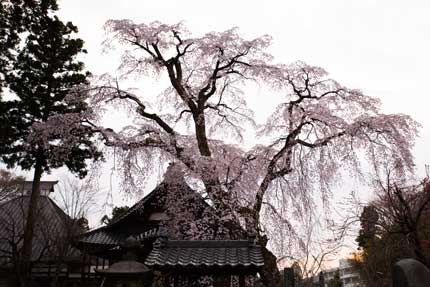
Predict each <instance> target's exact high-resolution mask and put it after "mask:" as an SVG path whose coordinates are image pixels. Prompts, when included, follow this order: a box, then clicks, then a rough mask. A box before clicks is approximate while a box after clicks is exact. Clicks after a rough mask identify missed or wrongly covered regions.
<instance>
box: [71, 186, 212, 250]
mask: <svg viewBox="0 0 430 287" xmlns="http://www.w3.org/2000/svg"><path fill="white" fill-rule="evenodd" d="M179 185H180V188H181V190H182V191H184V192H190V193H193V194H196V195H197V193H196V192H195V191H194V190H193V189H191V187H189V186H188V185H187V184H186V183H185V181H183V182H182V183H179ZM168 188H169V183H167V182H165V181H163V182H162V183H160V184H159V185H158V186H157V187H156V188H155V189H154V190H153V191H151V192H150V193H149V194H148V195H146V196H145V197H144V198H143V199H141V200H140V201H138V202H137V203H136V204H134V205H133V206H132V207H130V208H129V209H128V210H127V211H126V212H124V213H123V214H121V215H120V216H119V217H118V218H116V219H115V220H113V221H112V222H111V223H109V224H108V225H106V226H102V227H99V228H97V229H94V230H92V231H89V232H87V233H85V234H83V235H81V236H80V237H79V238H78V240H77V243H78V244H86V245H99V246H106V247H109V246H112V245H120V244H121V243H123V242H124V240H125V239H126V238H128V237H130V236H133V237H136V239H138V240H143V239H147V238H155V237H158V235H159V234H158V231H157V230H158V228H157V225H158V223H155V221H154V222H150V219H149V215H150V214H147V213H148V212H150V213H151V212H152V211H156V209H157V207H156V206H158V205H160V201H162V199H163V198H165V193H166V192H167V190H168ZM199 198H201V197H200V196H199ZM201 201H202V202H203V203H204V204H206V203H205V202H204V199H203V198H201ZM151 210H152V211H151ZM145 216H146V217H145ZM133 218H134V219H133ZM144 218H146V219H144ZM133 220H137V221H138V224H136V225H133V227H131V228H128V227H129V225H130V222H131V221H133ZM103 248H104V247H103Z"/></svg>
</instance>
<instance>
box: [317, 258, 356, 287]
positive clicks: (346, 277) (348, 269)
mask: <svg viewBox="0 0 430 287" xmlns="http://www.w3.org/2000/svg"><path fill="white" fill-rule="evenodd" d="M336 272H339V276H340V280H341V281H342V286H343V287H359V286H364V283H363V282H362V280H361V279H360V274H359V273H358V272H357V271H355V270H354V268H353V267H352V265H351V264H350V263H349V261H348V259H340V260H339V267H336V268H330V269H327V270H323V271H322V273H323V274H324V283H325V284H324V285H325V286H326V287H328V286H329V282H330V280H333V278H334V276H335V274H336ZM312 281H313V282H314V285H315V286H318V282H319V281H320V279H319V276H315V277H314V278H313V280H312Z"/></svg>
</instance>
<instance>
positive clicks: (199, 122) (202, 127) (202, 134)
mask: <svg viewBox="0 0 430 287" xmlns="http://www.w3.org/2000/svg"><path fill="white" fill-rule="evenodd" d="M193 117H194V124H195V126H196V138H197V144H198V146H199V151H200V154H201V155H202V156H211V151H210V148H209V144H208V139H207V137H206V123H205V115H204V113H203V112H201V113H198V114H195V115H194V114H193Z"/></svg>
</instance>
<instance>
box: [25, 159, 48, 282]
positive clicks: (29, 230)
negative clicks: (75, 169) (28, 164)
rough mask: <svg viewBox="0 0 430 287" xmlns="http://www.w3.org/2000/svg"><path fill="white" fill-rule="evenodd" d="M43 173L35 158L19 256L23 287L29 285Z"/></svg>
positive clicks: (39, 162) (39, 163) (38, 161)
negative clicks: (20, 254)
mask: <svg viewBox="0 0 430 287" xmlns="http://www.w3.org/2000/svg"><path fill="white" fill-rule="evenodd" d="M42 173H43V166H42V163H41V161H40V160H38V159H37V160H36V165H35V167H34V176H33V185H32V188H31V195H30V201H29V205H28V210H27V219H26V222H25V229H24V243H23V247H22V256H21V276H22V277H21V282H20V285H21V286H23V287H26V286H29V285H30V275H31V256H32V247H33V235H34V223H35V220H36V211H37V203H38V201H39V197H40V179H41V177H42Z"/></svg>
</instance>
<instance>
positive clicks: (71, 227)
mask: <svg viewBox="0 0 430 287" xmlns="http://www.w3.org/2000/svg"><path fill="white" fill-rule="evenodd" d="M29 201H30V197H29V196H19V197H16V198H14V199H11V200H9V201H6V202H4V203H2V204H0V259H3V260H7V258H8V257H9V256H11V255H12V253H11V252H12V245H11V243H12V244H14V243H16V244H18V248H19V247H20V246H21V245H22V240H21V238H22V236H23V234H24V225H25V219H26V216H27V210H28V206H29ZM78 231H79V230H78V226H77V225H75V224H73V221H72V219H71V218H70V217H69V216H68V215H67V214H66V213H64V211H62V210H61V208H59V207H58V206H57V204H56V203H55V202H54V201H53V200H52V199H51V198H49V197H48V196H40V198H39V201H38V210H37V211H36V223H35V233H34V239H33V251H32V260H33V261H35V260H39V259H42V261H46V260H48V261H49V260H51V259H52V258H55V256H57V255H56V254H55V253H56V250H57V248H58V246H57V245H58V244H59V243H58V240H59V239H60V238H66V237H67V235H68V234H71V232H78ZM72 254H74V255H77V250H70V252H69V255H72Z"/></svg>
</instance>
